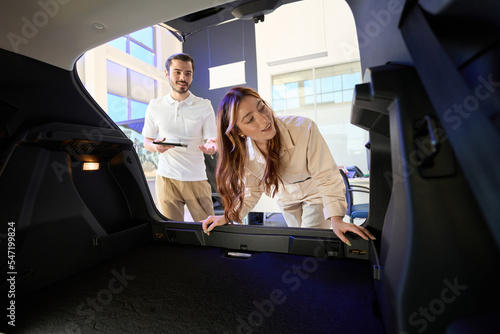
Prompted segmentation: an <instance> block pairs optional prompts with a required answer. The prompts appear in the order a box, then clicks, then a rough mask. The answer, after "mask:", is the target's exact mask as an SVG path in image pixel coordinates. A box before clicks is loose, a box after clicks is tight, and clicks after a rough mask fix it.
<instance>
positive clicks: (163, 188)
mask: <svg viewBox="0 0 500 334" xmlns="http://www.w3.org/2000/svg"><path fill="white" fill-rule="evenodd" d="M165 67H166V69H165V76H166V77H167V78H168V80H169V83H170V86H171V88H172V89H171V91H170V94H168V95H166V96H163V97H159V98H157V99H154V100H152V101H151V102H150V103H149V106H148V108H147V110H146V118H145V121H144V128H143V130H142V134H143V135H144V147H145V148H146V149H147V150H148V151H150V152H158V153H159V164H158V169H157V171H156V200H157V205H158V209H159V210H160V212H161V213H162V214H163V215H164V216H165V217H167V218H169V219H172V220H176V221H184V204H186V205H187V208H188V210H189V212H190V213H191V216H192V217H193V219H194V221H201V220H202V219H205V218H207V217H208V216H210V215H213V214H214V209H213V201H212V191H211V187H210V184H209V183H208V181H207V175H206V171H205V169H206V168H205V160H204V156H203V153H205V154H210V155H212V154H215V152H216V151H217V147H216V144H215V137H216V125H215V113H214V110H213V108H212V105H211V103H210V101H209V100H206V99H202V98H199V97H196V96H195V95H194V94H192V93H191V92H190V91H189V88H190V87H191V84H192V82H193V72H194V60H193V58H192V57H191V56H189V55H188V54H185V53H178V54H173V55H172V56H170V57H169V58H168V59H167V61H166V63H165ZM153 142H164V143H177V144H182V145H187V146H186V147H179V146H173V145H168V144H167V145H165V144H155V143H153Z"/></svg>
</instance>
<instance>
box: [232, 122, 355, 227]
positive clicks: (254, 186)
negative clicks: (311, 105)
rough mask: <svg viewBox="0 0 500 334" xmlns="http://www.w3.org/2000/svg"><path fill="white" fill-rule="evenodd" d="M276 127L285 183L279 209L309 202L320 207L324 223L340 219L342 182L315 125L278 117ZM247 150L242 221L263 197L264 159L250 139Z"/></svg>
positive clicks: (279, 199) (343, 191)
mask: <svg viewBox="0 0 500 334" xmlns="http://www.w3.org/2000/svg"><path fill="white" fill-rule="evenodd" d="M276 125H277V127H278V128H279V131H280V133H281V143H282V148H281V152H280V157H281V159H282V165H281V167H280V170H279V174H280V176H281V178H282V180H283V182H284V186H282V185H281V184H280V186H279V190H278V193H277V198H276V200H277V202H278V205H279V206H280V207H281V208H283V206H284V205H285V204H287V203H290V202H297V201H304V200H308V201H311V202H317V203H322V204H323V214H324V216H325V219H328V218H330V217H333V216H341V217H343V216H344V215H345V213H346V209H347V204H346V202H345V186H344V181H343V179H342V176H341V175H340V173H339V169H338V167H337V164H336V163H335V160H334V159H333V157H332V155H331V153H330V149H329V148H328V145H327V143H326V141H325V139H324V138H323V136H322V135H321V133H320V132H319V129H318V126H317V125H316V123H314V121H312V120H311V119H308V118H305V117H301V116H280V117H276ZM246 147H247V152H248V155H247V160H246V163H245V164H246V173H245V177H246V179H245V186H246V194H245V199H244V206H243V209H242V211H241V213H240V216H241V217H245V216H246V215H247V214H248V212H250V211H251V210H252V208H253V207H254V206H255V205H256V204H257V202H258V201H259V199H260V197H261V196H262V193H263V186H259V182H260V180H261V179H262V177H263V174H264V167H265V159H264V156H263V155H262V154H261V152H260V150H259V149H258V148H257V145H256V144H255V142H254V141H253V140H252V139H251V138H249V137H247V139H246ZM267 195H269V196H270V195H271V194H267Z"/></svg>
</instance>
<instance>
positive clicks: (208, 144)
mask: <svg viewBox="0 0 500 334" xmlns="http://www.w3.org/2000/svg"><path fill="white" fill-rule="evenodd" d="M198 147H199V148H200V150H201V151H202V152H203V153H205V154H209V155H213V154H215V153H217V141H216V138H209V139H207V140H206V141H205V144H203V145H200V146H198Z"/></svg>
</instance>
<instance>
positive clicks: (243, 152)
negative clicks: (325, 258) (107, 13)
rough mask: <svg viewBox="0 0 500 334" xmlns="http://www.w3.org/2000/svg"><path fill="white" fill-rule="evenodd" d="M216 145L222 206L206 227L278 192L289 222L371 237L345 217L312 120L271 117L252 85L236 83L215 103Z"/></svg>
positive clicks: (340, 191)
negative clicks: (344, 218)
mask: <svg viewBox="0 0 500 334" xmlns="http://www.w3.org/2000/svg"><path fill="white" fill-rule="evenodd" d="M217 145H218V150H219V161H218V164H217V170H216V178H217V188H218V191H219V194H220V195H221V197H222V200H223V203H224V208H225V212H224V216H210V217H208V218H207V219H206V220H203V221H202V223H203V230H204V231H205V233H207V234H209V233H210V231H211V230H212V229H213V228H214V227H216V226H221V225H224V224H227V223H228V222H233V221H236V222H239V223H241V218H242V217H245V215H246V214H247V213H248V212H250V211H251V209H252V208H253V207H254V206H255V205H256V204H257V202H258V201H259V199H260V197H261V195H262V193H263V192H265V193H266V194H268V195H269V196H271V197H275V198H277V202H278V205H279V207H280V209H281V211H282V213H283V216H284V218H285V221H286V222H287V225H288V226H291V227H308V228H333V231H334V232H335V234H336V235H337V236H338V237H339V238H340V239H341V240H342V241H343V242H345V243H346V244H348V245H350V242H349V240H348V239H347V238H346V237H345V235H344V233H345V232H348V231H350V232H354V233H356V234H358V235H359V236H361V237H362V238H364V239H368V238H371V239H374V237H373V235H372V234H371V233H370V232H369V231H368V230H366V229H365V228H364V227H360V226H357V225H355V224H349V223H345V222H343V220H342V219H343V217H344V215H345V212H346V203H345V193H344V191H345V189H344V188H345V187H344V181H343V179H342V177H341V175H340V173H339V171H338V167H337V165H336V163H335V161H334V159H333V157H332V155H331V153H330V150H329V148H328V146H327V144H326V142H325V140H324V139H323V137H322V136H321V134H320V132H319V130H318V127H317V125H316V124H315V123H314V122H313V121H312V120H310V119H308V118H305V117H299V116H280V117H275V116H274V113H273V110H272V109H271V108H270V107H269V106H268V105H267V104H266V102H264V100H262V98H261V97H260V96H259V94H258V93H257V92H256V91H254V90H253V89H250V88H246V87H235V88H233V89H231V90H230V91H229V92H228V93H227V94H226V96H225V97H224V98H223V99H222V101H221V104H220V106H219V110H218V115H217Z"/></svg>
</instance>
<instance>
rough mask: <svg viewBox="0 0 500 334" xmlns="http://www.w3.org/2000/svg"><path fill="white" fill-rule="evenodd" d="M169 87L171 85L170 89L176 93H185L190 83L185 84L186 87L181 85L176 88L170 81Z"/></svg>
mask: <svg viewBox="0 0 500 334" xmlns="http://www.w3.org/2000/svg"><path fill="white" fill-rule="evenodd" d="M178 82H183V83H186V84H187V82H185V81H178ZM170 87H172V89H173V90H174V91H176V92H177V93H179V94H184V93H187V91H188V90H189V88H191V85H187V86H186V87H184V86H182V87H180V88H179V89H177V88H176V86H175V85H172V82H170Z"/></svg>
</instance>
